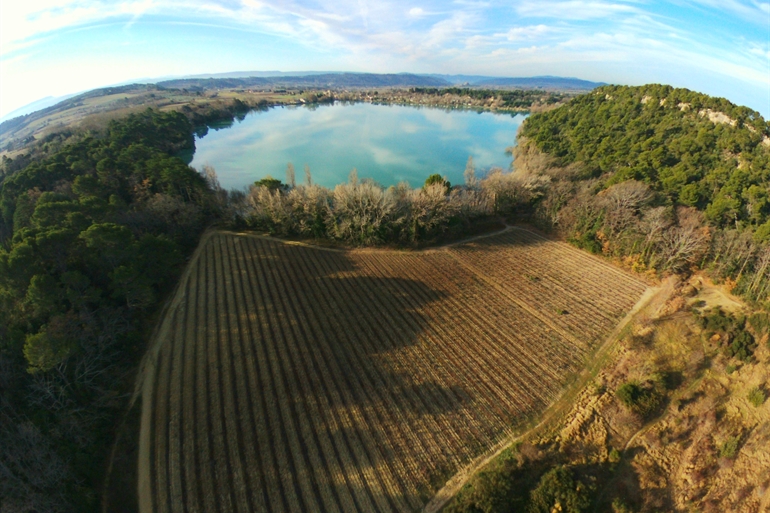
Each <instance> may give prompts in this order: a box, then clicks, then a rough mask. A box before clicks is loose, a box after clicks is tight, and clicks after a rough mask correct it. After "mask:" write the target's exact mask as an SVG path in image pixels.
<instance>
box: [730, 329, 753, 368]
mask: <svg viewBox="0 0 770 513" xmlns="http://www.w3.org/2000/svg"><path fill="white" fill-rule="evenodd" d="M756 347H757V343H756V341H755V340H754V336H753V335H752V334H751V333H749V332H748V331H746V330H741V331H738V332H737V333H735V334H734V335H732V336H731V340H730V343H729V344H728V345H727V346H725V353H726V354H727V355H728V356H730V357H732V358H737V359H739V360H741V361H744V362H748V361H750V360H751V357H752V355H753V354H754V348H756Z"/></svg>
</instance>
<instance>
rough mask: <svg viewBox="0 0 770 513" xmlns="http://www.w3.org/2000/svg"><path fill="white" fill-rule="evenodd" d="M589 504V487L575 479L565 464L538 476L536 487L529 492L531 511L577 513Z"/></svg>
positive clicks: (534, 512) (537, 512)
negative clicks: (538, 480)
mask: <svg viewBox="0 0 770 513" xmlns="http://www.w3.org/2000/svg"><path fill="white" fill-rule="evenodd" d="M590 504H591V498H590V495H589V489H588V487H586V486H585V485H584V484H583V483H581V482H580V481H575V479H574V478H573V477H572V472H571V471H570V470H569V469H568V468H567V467H565V466H559V467H555V468H553V469H551V470H549V471H548V472H546V473H545V474H544V475H543V477H541V478H540V482H539V483H538V485H537V487H536V488H535V489H534V490H532V493H531V494H530V503H529V511H530V512H531V513H551V512H552V511H561V512H563V513H579V512H581V511H586V510H587V509H588V506H589V505H590Z"/></svg>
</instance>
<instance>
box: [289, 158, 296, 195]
mask: <svg viewBox="0 0 770 513" xmlns="http://www.w3.org/2000/svg"><path fill="white" fill-rule="evenodd" d="M286 185H288V186H289V187H291V188H292V189H293V188H294V187H296V186H297V178H296V176H295V175H294V164H292V163H291V162H289V163H288V164H286Z"/></svg>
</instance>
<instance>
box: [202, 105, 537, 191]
mask: <svg viewBox="0 0 770 513" xmlns="http://www.w3.org/2000/svg"><path fill="white" fill-rule="evenodd" d="M525 118H526V115H524V114H516V115H512V114H495V113H491V112H477V111H471V110H444V109H440V108H427V107H407V106H397V105H373V104H369V103H355V104H348V103H335V104H330V105H318V106H315V105H314V106H301V107H273V108H271V109H268V110H266V111H254V112H251V113H249V114H248V115H247V116H246V117H245V118H244V119H243V120H241V121H238V120H236V121H235V122H234V123H233V124H232V126H229V127H211V128H210V129H209V131H208V133H207V134H206V135H205V136H203V137H201V138H197V139H196V141H195V146H196V150H195V154H194V155H193V158H192V162H191V165H192V166H193V167H195V168H197V169H201V168H202V167H203V166H204V165H206V164H208V165H211V166H213V167H214V169H216V171H217V174H218V175H219V181H220V183H221V184H222V186H223V187H224V188H226V189H232V188H238V189H241V188H244V187H246V186H248V185H249V184H252V183H254V182H255V181H256V180H259V179H261V178H264V177H266V176H268V175H270V176H272V177H273V178H278V179H280V180H282V181H285V180H286V165H287V163H289V162H291V163H292V164H294V167H295V168H296V176H297V182H298V183H299V182H300V181H302V180H304V176H305V174H304V171H303V168H304V166H305V164H307V165H308V166H309V167H310V172H311V174H312V176H313V181H314V182H315V183H318V184H320V185H324V186H327V187H333V186H334V185H336V184H338V183H341V182H345V181H347V178H348V174H349V173H350V171H351V170H352V169H353V168H356V169H357V170H358V176H359V178H361V179H363V178H372V179H374V180H376V181H377V182H379V183H380V184H382V185H384V186H389V185H395V184H397V183H398V182H401V181H406V182H409V184H410V185H412V186H413V187H418V186H421V185H422V184H423V182H424V181H425V178H427V177H428V175H430V174H432V173H439V174H441V175H443V176H446V177H447V178H448V179H449V181H450V182H451V183H452V184H460V183H462V182H463V172H464V171H465V164H466V162H467V160H468V156H472V157H473V160H474V163H475V165H476V172H477V175H481V174H483V172H484V171H485V170H488V169H490V168H491V167H495V166H496V167H502V168H504V169H508V168H509V167H510V164H511V157H510V156H508V155H506V154H505V148H507V147H509V146H513V144H514V143H515V140H516V131H517V130H518V128H519V126H520V125H521V123H522V121H524V119H525Z"/></svg>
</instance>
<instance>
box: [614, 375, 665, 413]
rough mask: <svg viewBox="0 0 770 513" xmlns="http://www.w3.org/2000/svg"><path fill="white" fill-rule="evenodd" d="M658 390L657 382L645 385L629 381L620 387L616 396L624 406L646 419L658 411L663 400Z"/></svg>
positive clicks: (648, 382)
mask: <svg viewBox="0 0 770 513" xmlns="http://www.w3.org/2000/svg"><path fill="white" fill-rule="evenodd" d="M658 388H659V387H658V383H657V382H656V381H647V382H645V383H644V384H640V383H639V382H637V381H629V382H628V383H624V384H622V385H620V387H618V390H617V392H615V394H616V395H617V396H618V399H619V400H620V402H621V403H623V405H625V406H626V407H627V408H629V409H630V410H632V411H634V412H635V413H637V414H639V415H640V416H641V417H643V418H646V417H648V416H650V415H651V414H652V413H654V412H655V411H656V410H657V409H658V406H660V403H661V401H662V400H663V395H662V394H661V393H660V391H659V390H658Z"/></svg>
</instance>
